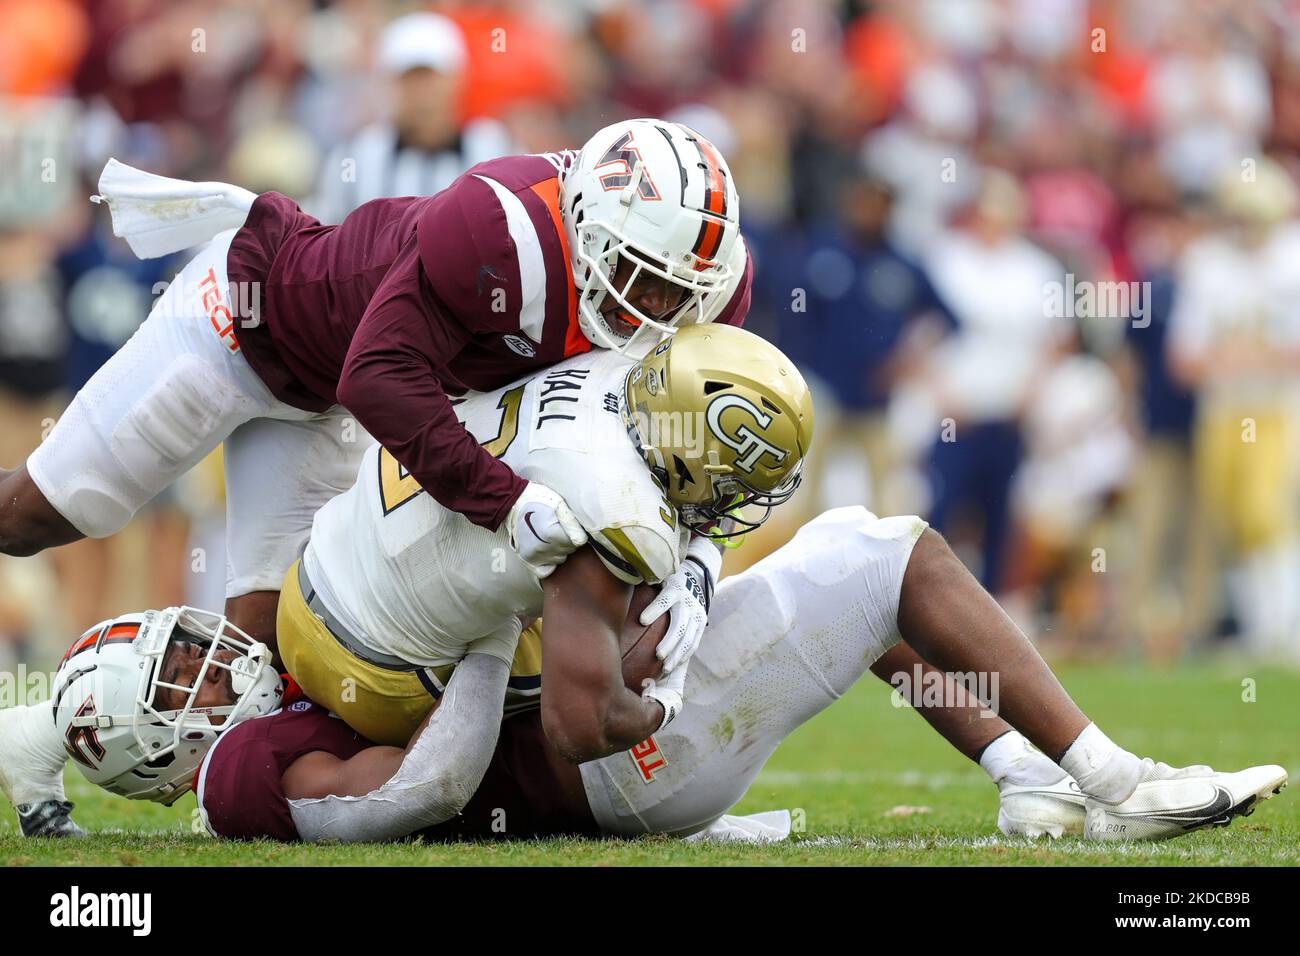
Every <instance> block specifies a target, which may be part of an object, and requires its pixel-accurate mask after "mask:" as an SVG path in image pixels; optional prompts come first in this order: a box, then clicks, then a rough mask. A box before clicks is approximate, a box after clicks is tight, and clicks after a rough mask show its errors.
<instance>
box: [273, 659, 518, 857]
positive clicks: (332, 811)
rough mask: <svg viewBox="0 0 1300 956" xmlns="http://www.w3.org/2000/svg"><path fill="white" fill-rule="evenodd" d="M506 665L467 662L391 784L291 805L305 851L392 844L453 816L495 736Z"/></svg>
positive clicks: (479, 776)
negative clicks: (325, 844)
mask: <svg viewBox="0 0 1300 956" xmlns="http://www.w3.org/2000/svg"><path fill="white" fill-rule="evenodd" d="M509 677H510V665H509V664H507V663H506V662H505V661H502V660H501V659H500V658H497V657H494V656H492V655H489V654H467V655H466V656H465V659H464V660H463V661H461V662H460V663H459V664H458V665H457V666H456V670H455V671H454V672H453V673H452V675H451V680H450V681H448V682H447V690H446V692H445V693H444V694H443V696H442V702H441V703H440V704H439V705H438V709H437V710H436V711H435V712H434V714H433V716H432V717H431V718H429V723H428V724H427V725H426V726H425V728H424V730H423V731H421V733H420V736H419V737H418V738H417V739H416V741H415V744H414V745H413V746H412V747H411V749H410V750H409V751H408V752H407V754H406V757H405V758H404V759H403V760H402V765H401V767H399V768H398V770H397V773H396V774H394V776H393V778H392V779H391V780H389V781H388V782H387V783H385V784H384V785H383V786H382V787H380V788H379V789H378V790H372V791H370V793H367V794H366V795H365V796H363V797H334V796H330V797H323V798H320V799H315V800H290V801H289V814H290V816H292V817H293V822H294V826H295V827H297V830H298V835H299V836H300V837H302V839H303V840H305V841H307V842H309V843H316V842H321V841H325V840H332V841H339V842H342V843H362V842H375V841H384V840H397V839H400V838H402V837H405V836H409V835H411V834H412V833H415V832H416V831H417V830H423V829H424V828H426V827H431V826H435V825H437V824H439V823H443V822H445V821H447V820H450V819H451V818H452V817H454V816H456V815H457V814H458V813H460V812H461V811H462V810H463V809H465V804H467V803H469V800H470V797H472V796H473V795H474V791H475V790H477V789H478V786H479V784H480V783H482V781H483V775H484V774H485V773H487V768H488V765H489V764H490V763H491V762H492V752H493V751H494V750H495V749H496V744H497V736H498V735H499V734H500V732H501V712H502V709H503V707H504V704H505V693H506V681H507V680H508V679H509Z"/></svg>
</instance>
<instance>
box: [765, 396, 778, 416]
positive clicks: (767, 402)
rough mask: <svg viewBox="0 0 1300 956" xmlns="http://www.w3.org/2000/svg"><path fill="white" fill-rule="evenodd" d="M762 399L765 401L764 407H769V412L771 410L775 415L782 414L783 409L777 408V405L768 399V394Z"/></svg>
mask: <svg viewBox="0 0 1300 956" xmlns="http://www.w3.org/2000/svg"><path fill="white" fill-rule="evenodd" d="M761 401H762V403H763V407H764V408H766V409H767V410H768V411H769V412H771V413H772V414H773V415H780V414H781V409H779V408H777V407H776V406H775V405H773V404H772V403H771V402H770V401H768V399H767V396H766V395H764V396H763V397H762V399H761Z"/></svg>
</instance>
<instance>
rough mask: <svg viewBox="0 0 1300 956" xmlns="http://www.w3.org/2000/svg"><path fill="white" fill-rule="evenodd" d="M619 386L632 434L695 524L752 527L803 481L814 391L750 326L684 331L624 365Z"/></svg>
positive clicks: (717, 530)
mask: <svg viewBox="0 0 1300 956" xmlns="http://www.w3.org/2000/svg"><path fill="white" fill-rule="evenodd" d="M623 391H624V395H623V402H622V403H621V404H622V408H623V414H624V418H625V421H626V423H627V427H628V434H629V435H630V436H631V437H632V440H633V441H634V442H636V443H637V446H638V448H639V449H640V452H641V454H642V456H643V457H644V458H645V461H646V464H647V465H649V466H650V470H651V472H652V473H653V474H654V475H655V477H656V479H657V480H658V481H659V483H660V484H661V485H662V486H663V490H664V494H665V496H666V497H667V498H668V500H669V501H670V502H671V503H672V504H673V505H674V506H675V507H676V508H677V512H678V514H679V515H680V516H681V520H682V523H683V524H684V525H686V526H687V527H689V528H691V529H692V530H694V531H697V532H699V533H701V534H705V535H707V536H709V537H713V538H726V537H730V536H731V535H734V534H742V533H744V532H746V531H752V530H753V529H754V528H757V527H758V526H759V525H761V524H762V523H763V522H764V521H766V520H767V518H768V516H769V514H770V513H771V510H772V509H773V508H775V507H776V506H777V505H779V504H782V503H784V502H785V501H788V500H789V499H790V496H791V495H793V494H794V492H795V489H796V488H797V487H798V486H799V481H800V477H801V473H802V469H803V459H804V456H805V455H806V454H807V453H808V446H809V445H810V444H811V443H812V434H813V406H812V396H811V395H810V394H809V392H808V385H807V383H806V382H804V379H803V376H802V375H800V374H799V370H798V369H797V368H795V366H794V363H792V362H791V361H790V360H789V359H788V358H786V357H785V356H784V355H783V354H782V353H781V351H780V350H779V349H778V348H776V346H774V345H772V344H770V343H768V342H766V341H764V340H763V339H761V338H759V337H758V336H757V335H754V334H753V333H752V332H746V331H745V330H743V329H738V328H734V327H732V326H729V325H715V324H711V323H710V324H706V325H691V326H687V327H686V328H684V329H680V330H678V332H677V333H676V334H675V335H673V336H671V337H670V338H668V339H665V340H664V341H663V342H661V343H659V344H658V345H657V346H655V348H654V350H653V351H652V352H651V353H650V354H649V355H648V356H646V357H645V358H644V359H642V360H641V361H640V362H638V363H637V364H636V365H633V366H632V367H631V368H630V369H629V370H628V374H627V378H626V379H625V381H624V387H623ZM723 518H729V519H731V521H730V522H723V521H722V519H723Z"/></svg>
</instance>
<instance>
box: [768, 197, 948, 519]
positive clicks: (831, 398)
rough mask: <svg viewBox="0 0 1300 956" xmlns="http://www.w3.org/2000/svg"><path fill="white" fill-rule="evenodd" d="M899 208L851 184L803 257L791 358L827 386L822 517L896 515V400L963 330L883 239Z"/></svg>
mask: <svg viewBox="0 0 1300 956" xmlns="http://www.w3.org/2000/svg"><path fill="white" fill-rule="evenodd" d="M893 202H894V197H893V191H892V190H891V189H890V187H889V186H888V185H886V184H885V183H883V182H881V181H879V180H874V179H870V178H867V177H865V176H862V175H854V176H849V177H845V178H844V180H843V183H842V185H841V187H840V198H839V204H838V205H839V209H840V218H839V221H838V222H829V223H820V224H818V226H816V227H814V228H813V229H812V230H811V233H810V235H809V237H808V239H807V241H806V243H805V248H803V250H802V263H801V269H800V274H799V275H798V276H797V277H796V279H797V282H798V286H799V287H800V288H802V289H804V290H805V291H806V294H807V316H806V317H805V319H804V320H803V322H802V324H801V325H802V327H801V333H802V336H803V339H804V344H803V345H802V346H801V347H796V349H795V350H793V351H794V354H795V355H796V356H797V357H798V360H800V361H801V362H802V364H803V365H804V367H805V369H806V370H808V371H810V372H811V373H812V374H813V375H814V376H815V377H816V378H817V379H818V380H820V381H821V382H822V383H824V384H825V385H826V387H827V390H826V393H825V394H824V395H823V394H821V393H819V395H818V398H820V399H823V400H822V401H820V402H819V403H818V405H817V413H818V420H817V425H818V434H817V444H816V447H815V448H814V449H813V451H812V452H811V455H810V471H811V474H810V478H811V481H810V486H811V487H810V488H809V492H810V493H811V495H813V496H814V497H813V498H812V500H810V501H807V502H805V504H806V506H808V507H810V508H813V509H815V510H817V511H820V510H822V509H824V508H828V507H838V506H840V505H845V504H852V503H857V504H865V505H867V507H869V508H872V509H873V510H877V511H880V512H881V513H889V512H891V511H893V510H894V509H895V508H896V507H898V503H897V502H896V501H895V500H893V499H895V498H896V497H897V496H896V495H895V496H891V495H890V494H889V491H888V488H887V479H888V478H889V477H890V476H891V475H892V473H893V470H894V468H895V466H896V465H897V464H898V454H897V451H896V449H895V446H894V442H893V439H892V437H891V434H890V429H889V424H888V416H887V414H886V409H887V406H888V402H889V395H890V392H891V390H892V386H893V384H894V382H895V381H896V380H897V379H898V378H900V377H902V376H906V375H907V374H908V372H909V370H910V369H911V368H912V367H914V366H915V365H916V364H917V362H918V361H919V358H920V356H921V355H922V354H923V353H924V352H925V351H926V349H927V348H928V347H929V346H931V345H933V343H934V342H935V341H937V339H938V338H939V336H940V335H941V334H942V333H943V332H945V331H949V330H951V329H953V328H955V327H956V321H955V320H954V318H953V316H952V313H951V312H950V311H949V310H948V308H947V306H946V305H945V304H944V303H943V301H942V300H941V299H940V298H939V296H938V294H937V293H936V292H935V290H934V287H933V286H932V285H931V283H930V279H929V276H928V275H927V274H926V271H925V270H924V269H922V268H921V267H920V266H919V265H917V264H916V263H915V262H913V261H912V260H911V259H909V258H908V257H906V256H904V255H903V254H902V253H901V252H899V251H898V249H897V248H896V246H895V245H894V244H893V242H892V241H891V240H890V239H889V238H888V236H887V235H886V227H887V225H888V223H889V220H890V217H891V212H892V210H893ZM795 318H797V316H796V317H795ZM926 319H929V320H930V321H929V322H925V323H923V320H926ZM863 471H865V475H862V472H863ZM858 476H860V477H858Z"/></svg>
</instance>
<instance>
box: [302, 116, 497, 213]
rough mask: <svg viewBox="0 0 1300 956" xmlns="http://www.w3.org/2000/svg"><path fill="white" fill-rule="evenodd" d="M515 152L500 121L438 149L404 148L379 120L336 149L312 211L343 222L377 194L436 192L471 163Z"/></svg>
mask: <svg viewBox="0 0 1300 956" xmlns="http://www.w3.org/2000/svg"><path fill="white" fill-rule="evenodd" d="M511 152H513V147H512V144H511V142H510V137H509V135H508V134H507V133H506V130H505V127H503V126H502V125H501V124H500V123H498V122H496V121H495V120H489V119H482V120H474V121H473V122H471V123H469V124H467V125H466V126H465V128H464V129H463V130H461V134H460V136H459V137H458V138H457V139H456V141H455V142H453V143H452V144H451V145H450V146H449V147H448V148H446V149H443V150H439V151H438V152H435V153H430V152H426V151H425V150H421V149H415V148H413V147H400V148H399V144H398V141H397V131H396V130H395V129H394V128H393V127H392V126H390V125H388V124H386V123H378V124H375V125H374V126H369V127H367V128H365V129H363V130H362V131H361V132H360V133H358V134H357V135H356V136H354V137H353V138H352V139H351V140H349V141H347V142H345V143H342V144H340V145H339V146H337V147H335V148H334V149H333V150H331V152H330V155H329V157H328V158H327V159H326V161H325V164H324V166H322V167H321V174H320V179H319V181H318V184H317V191H316V195H315V197H314V198H313V199H312V201H311V202H310V203H309V208H308V212H310V213H311V214H312V215H314V216H316V217H317V218H318V219H320V221H321V222H324V223H337V222H342V220H343V217H344V216H346V215H347V214H348V213H350V212H351V211H352V210H354V209H356V208H357V207H358V206H360V205H361V204H362V203H367V202H370V200H372V199H386V198H389V197H392V196H431V195H433V194H434V193H436V192H440V191H441V190H443V189H445V188H446V187H447V186H450V185H451V183H452V180H454V179H455V178H456V177H457V176H459V175H460V174H461V173H463V172H465V170H467V169H469V168H470V167H471V166H475V165H477V164H478V163H481V162H484V161H485V160H489V159H496V158H497V157H499V156H506V155H509V154H510V153H511Z"/></svg>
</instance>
